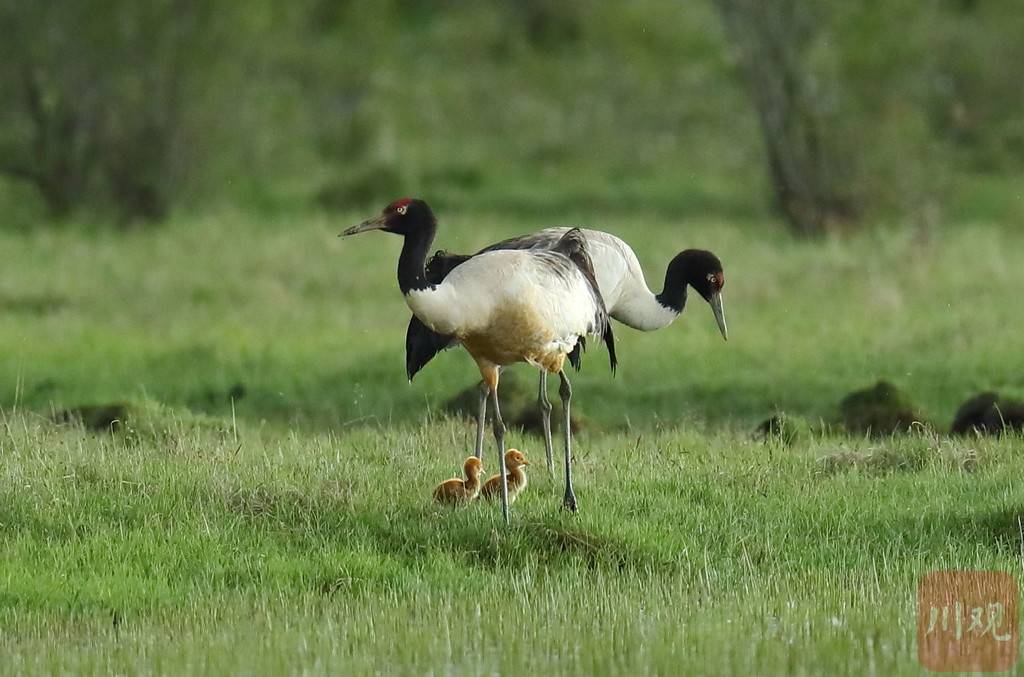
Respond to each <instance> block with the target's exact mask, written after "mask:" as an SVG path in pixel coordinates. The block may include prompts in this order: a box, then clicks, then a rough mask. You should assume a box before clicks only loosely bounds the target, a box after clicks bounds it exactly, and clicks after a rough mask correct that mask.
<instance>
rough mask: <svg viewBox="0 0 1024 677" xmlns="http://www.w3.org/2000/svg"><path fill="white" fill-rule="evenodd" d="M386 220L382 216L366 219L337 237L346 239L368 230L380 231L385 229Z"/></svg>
mask: <svg viewBox="0 0 1024 677" xmlns="http://www.w3.org/2000/svg"><path fill="white" fill-rule="evenodd" d="M387 225H388V224H387V219H386V218H385V216H384V215H383V214H381V215H380V216H375V217H373V218H372V219H366V220H365V221H363V222H362V223H360V224H359V225H358V226H352V227H351V228H349V229H348V230H346V231H344V232H342V233H340V234H339V235H338V237H347V236H349V235H358V234H359V233H365V232H366V231H369V230H381V229H383V228H386V227H387Z"/></svg>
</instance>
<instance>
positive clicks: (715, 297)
mask: <svg viewBox="0 0 1024 677" xmlns="http://www.w3.org/2000/svg"><path fill="white" fill-rule="evenodd" d="M708 303H709V304H711V312H713V313H714V314H715V322H717V323H718V331H720V332H722V338H724V339H725V340H726V341H728V340H729V327H727V326H726V324H725V306H724V305H722V292H720V291H716V292H714V293H712V294H711V299H710V300H709V301H708Z"/></svg>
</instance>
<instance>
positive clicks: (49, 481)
mask: <svg viewBox="0 0 1024 677" xmlns="http://www.w3.org/2000/svg"><path fill="white" fill-rule="evenodd" d="M362 216H363V215H362V214H351V215H350V216H347V217H345V218H339V219H338V220H334V219H330V220H329V219H327V218H326V217H323V216H310V217H308V218H299V217H285V216H280V217H276V218H275V219H273V221H272V222H265V223H258V222H257V219H255V218H251V217H249V216H248V215H246V214H244V213H239V212H223V213H221V214H219V215H211V216H206V217H201V218H199V217H197V218H185V217H182V218H179V219H178V220H177V221H175V222H173V223H171V224H170V225H169V226H168V227H167V228H165V229H161V230H154V231H133V232H127V233H114V232H111V231H106V230H97V231H94V232H82V231H77V232H73V231H70V230H57V229H42V230H38V231H34V232H29V233H20V234H11V233H6V234H0V252H2V257H3V259H2V262H0V263H2V265H3V270H4V275H3V276H2V277H0V353H2V354H3V355H4V358H3V359H2V360H0V384H3V388H2V391H0V406H2V409H3V412H2V415H0V492H2V495H0V543H2V547H0V655H2V656H4V663H3V668H4V670H8V671H11V672H13V673H43V672H53V671H80V672H86V673H109V672H124V673H135V672H147V671H148V672H157V673H173V674H181V673H184V672H199V673H209V674H222V673H225V672H232V673H268V674H269V673H281V672H288V673H295V672H300V671H307V672H311V673H333V674H337V673H341V672H344V673H346V674H358V673H369V672H375V671H376V672H386V673H391V672H398V673H416V674H421V673H423V672H434V673H444V674H455V673H459V674H464V673H471V674H478V673H494V672H501V673H507V674H518V673H525V672H538V673H539V672H541V671H543V672H544V673H551V674H557V673H580V672H594V673H604V674H610V673H617V674H666V673H683V672H697V673H707V674H723V673H737V674H751V673H755V672H756V673H759V674H772V673H783V672H797V673H804V674H865V673H872V672H873V673H877V674H894V673H901V674H918V673H920V669H919V668H918V667H917V664H916V644H915V638H914V635H915V623H916V620H915V608H914V594H915V590H916V581H917V577H918V576H920V575H921V574H923V573H925V572H927V571H930V570H933V569H936V568H985V569H999V570H1006V571H1011V572H1014V573H1019V571H1020V567H1021V566H1022V563H1024V560H1022V552H1024V543H1022V539H1021V530H1020V519H1021V518H1022V515H1024V492H1022V491H1021V485H1020V477H1021V476H1022V471H1024V457H1022V453H1021V452H1022V449H1024V444H1022V440H1021V439H1020V438H1019V437H1012V436H1009V437H1005V438H1003V439H1001V440H991V439H973V438H969V439H949V438H946V437H945V436H944V435H942V434H941V433H940V432H931V431H921V432H919V433H917V434H913V435H908V436H901V437H897V438H891V439H890V438H884V439H878V440H870V439H862V438H854V437H838V436H836V437H833V436H824V437H823V436H816V435H811V434H807V433H804V434H802V435H800V436H798V437H797V438H796V440H795V442H794V443H793V444H792V445H789V446H785V445H779V444H775V445H765V444H762V443H760V442H756V441H754V440H753V439H752V438H751V437H750V435H749V432H750V430H751V429H752V428H753V426H754V424H755V423H757V422H758V421H759V420H761V419H763V418H765V417H767V416H768V415H770V414H772V413H773V412H775V411H777V410H783V411H785V412H787V413H789V414H792V415H794V416H798V417H806V418H808V419H811V420H812V421H813V420H817V419H823V420H826V421H831V420H834V418H835V417H836V415H837V406H838V402H839V400H840V399H841V398H842V396H843V395H845V394H846V393H847V392H849V391H850V390H852V389H855V388H860V387H864V386H868V385H870V384H871V383H873V382H874V381H875V380H876V379H878V378H886V379H889V380H891V381H893V382H894V383H896V384H897V385H899V386H900V387H902V388H904V389H905V390H906V392H907V393H908V394H909V396H910V398H911V399H912V400H913V402H914V403H915V404H916V405H917V406H918V408H919V409H920V411H921V412H922V413H923V414H924V416H925V417H926V418H927V419H928V420H929V421H931V422H933V423H934V426H935V428H937V429H938V430H940V431H941V430H942V429H944V428H945V427H946V426H947V425H948V422H949V419H950V418H951V417H952V414H953V411H954V409H955V407H956V405H957V404H958V403H959V402H960V401H962V400H963V399H965V398H966V397H967V396H969V395H971V394H973V393H975V392H977V391H979V390H982V389H996V390H999V391H1001V392H1003V393H1004V394H1006V395H1008V396H1017V397H1019V396H1021V395H1022V394H1024V380H1022V376H1021V374H1022V373H1024V369H1022V368H1021V367H1022V366H1024V354H1022V353H1021V351H1020V342H1019V339H1018V338H1017V337H1016V336H1015V327H1016V326H1017V325H1019V322H1020V317H1021V316H1022V314H1024V301H1022V300H1021V297H1020V295H1019V294H1018V293H1017V290H1018V289H1020V288H1022V287H1024V233H1021V232H1019V231H1014V230H1010V229H1005V228H999V227H995V226H992V225H989V224H983V223H977V224H974V223H965V224H962V225H960V226H958V227H955V228H954V227H946V228H940V229H938V230H936V231H933V232H931V233H928V234H925V233H918V232H912V231H909V230H893V231H887V232H867V233H864V234H861V235H858V236H854V237H851V238H849V239H846V240H843V241H839V240H836V241H825V242H818V243H808V242H798V241H793V240H791V239H789V238H788V237H786V236H785V235H783V234H782V233H781V231H779V230H778V229H777V228H776V227H774V226H772V225H765V224H761V223H749V224H742V223H741V224H739V225H737V224H734V223H724V222H721V221H720V220H718V219H714V218H704V219H695V220H687V221H677V220H674V219H672V218H671V217H667V216H664V215H663V216H658V217H651V218H650V219H642V218H639V217H630V218H623V219H622V221H615V222H612V221H611V220H608V221H601V220H600V219H594V218H592V217H591V218H589V219H587V220H588V221H589V222H590V224H591V225H594V226H596V227H604V228H607V229H611V230H614V231H616V232H618V233H620V234H622V235H623V236H624V237H626V239H628V240H629V241H630V242H632V243H633V244H634V245H635V246H636V248H637V251H638V252H639V254H640V257H641V260H642V262H643V263H644V264H645V266H646V269H647V271H648V275H649V277H650V278H651V282H652V284H654V285H655V286H660V285H658V281H660V278H661V271H662V270H663V266H664V262H665V261H667V259H668V258H669V256H670V254H672V253H674V252H675V251H677V250H678V249H682V248H684V247H687V246H703V247H707V248H710V249H713V250H714V251H716V252H717V253H718V254H719V255H720V256H721V258H722V259H723V260H724V262H725V266H726V274H727V278H728V283H727V286H726V300H727V312H728V315H729V319H730V335H731V338H730V341H729V342H728V343H724V342H722V341H721V339H720V338H719V337H718V336H717V331H716V329H715V326H714V321H713V319H712V317H711V313H710V311H709V310H708V309H707V308H706V307H703V306H704V304H703V302H701V301H699V300H694V301H693V302H692V304H691V306H690V307H688V308H687V310H686V312H685V314H684V316H683V317H682V318H681V319H680V320H679V322H678V323H677V325H676V326H673V327H671V328H669V329H667V330H665V331H662V332H658V333H656V334H650V335H642V334H639V333H637V332H632V331H630V330H627V329H625V328H621V329H620V330H619V332H618V336H619V354H620V358H621V369H620V373H619V375H618V376H617V377H616V378H614V379H612V378H611V377H610V376H609V375H608V374H607V366H606V360H605V356H604V354H603V351H601V350H592V351H591V352H590V353H589V354H588V355H587V358H586V361H585V367H584V370H583V372H582V373H581V374H579V375H578V376H576V377H575V378H574V386H575V392H576V400H574V401H578V403H579V409H580V410H581V411H582V412H584V413H585V414H586V417H587V419H588V420H589V421H590V422H591V424H590V426H589V427H588V428H586V430H585V431H584V432H583V433H582V434H581V435H580V436H579V437H578V440H577V453H576V469H577V493H578V495H579V499H580V505H581V512H580V514H579V515H578V516H570V515H567V514H565V513H563V512H562V511H560V510H559V508H558V506H559V503H560V495H561V485H560V483H559V482H558V481H557V480H551V479H549V478H548V477H547V476H546V473H545V472H544V471H543V469H542V468H543V462H542V458H543V448H542V445H541V444H540V442H539V440H538V439H537V438H535V437H530V436H526V435H524V434H523V433H522V432H521V431H518V430H513V431H512V432H511V433H510V441H511V443H512V444H513V445H515V446H518V447H520V448H523V449H525V450H526V451H527V453H528V455H529V456H530V457H531V458H532V459H533V460H534V461H535V462H537V466H536V467H535V468H534V470H533V472H532V474H531V484H530V487H529V488H528V490H527V491H526V492H525V493H524V495H523V496H522V498H521V499H520V501H519V502H517V503H516V504H515V506H514V511H513V525H512V527H511V528H509V529H506V528H504V527H503V526H502V525H501V524H500V519H499V510H498V509H497V508H496V507H494V506H488V505H474V506H471V507H469V508H468V509H465V510H459V511H450V510H440V509H438V508H436V507H434V506H433V505H431V503H430V501H429V495H430V490H431V489H432V488H433V486H434V484H436V483H437V482H439V481H440V480H442V479H445V478H447V477H450V476H451V475H452V474H453V472H454V471H455V470H456V468H457V467H458V465H459V463H460V462H461V460H462V458H463V457H464V456H465V455H466V453H467V450H468V448H469V446H470V443H471V437H472V433H473V430H472V426H471V424H470V423H469V422H466V421H460V420H452V419H447V418H445V417H444V416H442V415H441V414H440V413H439V409H440V403H441V402H443V401H444V400H445V399H447V398H448V397H449V396H450V395H452V394H453V393H454V392H455V391H456V390H458V389H460V388H462V387H465V386H466V385H469V384H471V383H472V382H473V381H474V380H475V376H474V371H473V368H472V365H471V362H470V361H469V359H468V358H467V357H466V356H465V355H464V354H462V353H459V352H455V351H453V352H451V353H449V354H446V355H443V356H441V357H439V358H438V359H437V361H436V362H435V363H434V364H431V365H430V366H429V367H428V368H427V370H426V371H425V372H424V373H423V375H422V376H421V377H418V378H417V380H416V382H415V383H414V384H413V385H412V386H410V385H408V384H406V383H405V379H404V371H403V358H402V347H403V337H404V329H405V324H406V321H407V317H408V314H407V311H406V310H405V308H404V306H403V304H402V301H401V298H400V296H399V294H398V292H397V290H396V288H395V283H394V280H393V274H394V272H393V268H394V264H395V259H396V257H397V250H398V247H399V242H398V241H397V239H395V238H389V237H387V236H385V235H382V234H380V235H378V236H374V235H366V236H363V237H360V238H357V239H352V240H344V241H342V240H338V239H337V238H336V237H335V234H336V233H337V232H339V231H340V230H341V229H342V228H343V227H345V226H347V225H350V224H351V223H353V222H355V221H357V220H358V219H359V218H360V217H362ZM584 216H585V214H583V213H581V214H577V215H573V214H571V213H570V214H569V216H567V217H566V218H565V221H566V222H575V221H577V220H578V219H582V218H583V217H584ZM441 219H442V230H441V235H440V239H439V242H438V246H442V247H447V248H449V249H452V250H473V249H475V248H477V247H479V246H482V245H484V244H486V243H488V242H491V241H493V240H495V239H497V238H499V237H502V236H505V235H510V234H514V233H518V232H523V231H526V230H530V229H532V228H535V227H537V226H540V225H547V223H546V222H539V221H538V222H525V221H518V222H515V221H511V220H502V219H499V218H491V217H481V216H479V215H466V214H455V213H453V214H447V213H442V214H441ZM518 370H519V371H521V372H523V373H522V374H521V375H522V376H524V377H529V370H528V369H526V368H525V367H519V368H518ZM523 380H526V379H525V378H524V379H523ZM236 386H243V387H244V396H243V397H241V398H240V399H237V400H236V401H235V402H234V406H233V407H232V404H231V400H230V397H229V396H228V393H229V392H230V391H232V389H235V392H236V393H240V392H241V391H239V390H237V388H236ZM120 401H126V402H128V403H129V404H130V405H131V407H132V411H133V412H135V415H134V416H133V417H132V419H131V420H130V422H129V425H128V426H126V427H125V428H122V430H121V431H120V432H117V433H114V434H110V433H92V432H87V431H84V430H82V429H79V428H76V427H74V426H68V425H56V424H54V423H52V422H51V420H50V418H51V414H52V412H53V411H55V410H57V409H61V408H64V407H69V406H77V405H83V404H102V403H108V402H120ZM492 456H493V452H492V451H491V452H489V455H488V456H487V457H486V458H485V461H486V462H487V463H488V467H489V468H492V467H493V466H494V465H495V462H494V459H493V458H492Z"/></svg>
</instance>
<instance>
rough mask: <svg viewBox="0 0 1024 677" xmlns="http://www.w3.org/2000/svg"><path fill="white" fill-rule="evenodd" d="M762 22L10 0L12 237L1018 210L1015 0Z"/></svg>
mask: <svg viewBox="0 0 1024 677" xmlns="http://www.w3.org/2000/svg"><path fill="white" fill-rule="evenodd" d="M768 6H769V5H768V4H767V3H761V2H757V1H756V0H697V1H695V2H688V3H683V2H675V1H670V0H636V1H633V2H628V3H626V2H586V1H584V0H557V1H555V0H514V1H513V0H506V1H498V0H477V1H475V2H471V3H469V2H456V1H453V0H434V1H433V2H430V1H428V0H333V1H332V0H296V1H295V2H289V3H277V2H270V1H268V0H252V1H250V2H245V3H240V2H229V3H208V2H202V1H201V0H152V1H150V2H142V3H140V2H134V1H131V0H52V1H50V2H24V1H23V0H0V27H2V32H3V35H4V39H3V40H2V41H0V213H2V214H4V217H3V219H2V222H0V227H5V228H15V229H24V228H31V227H35V226H36V225H38V224H40V223H44V222H56V223H60V224H82V223H116V224H120V225H121V226H129V225H133V226H136V227H138V226H141V225H146V224H157V223H159V222H161V221H163V220H164V219H166V218H167V216H168V215H169V214H171V213H173V212H176V211H177V212H185V213H195V212H200V211H203V210H207V209H215V208H218V207H220V206H223V205H225V204H227V205H233V206H240V207H242V208H244V209H252V210H254V211H258V212H261V213H275V212H281V211H295V210H317V211H328V212H329V211H331V210H344V211H351V210H356V209H365V208H377V207H379V206H380V205H381V204H382V203H384V202H386V201H388V200H390V199H392V198H394V197H396V196H398V195H405V194H417V195H423V196H425V197H427V198H428V199H430V200H431V201H432V202H433V203H434V204H435V207H436V208H438V209H439V210H440V211H442V212H443V211H447V210H456V209H457V210H460V211H464V212H471V213H486V212H494V211H496V210H497V211H502V212H505V213H508V214H511V215H522V216H528V217H537V216H541V215H545V216H547V215H554V216H551V217H550V218H549V220H551V219H556V217H558V218H561V216H562V215H564V214H567V213H568V214H572V215H580V216H585V215H587V214H593V213H602V214H615V213H620V212H621V213H626V212H630V213H633V212H636V213H654V214H659V215H671V216H674V217H685V216H687V215H690V214H695V213H702V214H704V213H712V214H716V213H717V215H719V216H722V217H726V218H730V219H733V220H737V221H739V220H745V219H746V220H757V221H764V220H765V216H766V215H768V214H775V215H777V216H778V217H780V218H781V219H782V221H783V222H784V223H786V224H788V225H789V226H790V227H791V228H792V229H793V231H794V232H795V233H797V234H801V235H814V234H819V233H823V232H829V231H844V230H848V229H851V228H854V227H857V226H858V225H863V224H873V223H884V222H895V221H900V222H904V223H905V222H909V223H914V224H918V225H921V226H925V227H927V226H930V225H932V224H933V223H935V222H936V221H939V220H944V219H947V218H949V217H950V216H952V217H953V218H956V219H964V218H968V219H982V220H1001V221H1012V220H1014V219H1016V218H1018V217H1020V216H1021V215H1024V207H1021V194H1020V190H1019V188H1018V186H1019V185H1020V184H1019V179H1020V178H1021V174H1022V170H1024V115H1022V114H1021V111H1022V110H1024V87H1021V85H1020V74H1019V66H1020V64H1021V63H1024V41H1022V40H1021V39H1020V36H1021V35H1024V13H1022V12H1020V11H1019V7H1017V6H1016V5H1015V4H1014V3H997V2H981V1H980V0H885V1H884V2H883V1H881V0H859V1H856V2H853V1H849V0H822V1H820V2H813V3H812V2H802V1H801V0H779V1H778V2H773V3H770V7H771V9H770V11H769V10H768V9H766V8H767V7H768ZM69 217H71V218H69ZM556 220H557V219H556ZM537 225H541V224H540V223H538V224H537Z"/></svg>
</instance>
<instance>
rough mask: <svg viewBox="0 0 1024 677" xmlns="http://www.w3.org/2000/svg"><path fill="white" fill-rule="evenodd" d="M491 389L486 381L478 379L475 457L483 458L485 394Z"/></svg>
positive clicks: (485, 419)
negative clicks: (478, 398) (478, 395)
mask: <svg viewBox="0 0 1024 677" xmlns="http://www.w3.org/2000/svg"><path fill="white" fill-rule="evenodd" d="M490 391H491V389H490V388H489V387H488V386H487V384H486V383H484V382H483V381H480V407H479V409H478V410H477V415H476V457H477V458H479V459H480V460H483V458H484V426H485V425H486V422H487V395H488V394H489V393H490Z"/></svg>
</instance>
